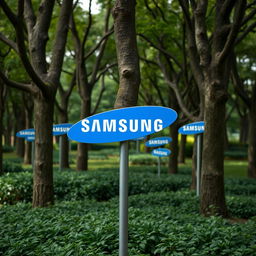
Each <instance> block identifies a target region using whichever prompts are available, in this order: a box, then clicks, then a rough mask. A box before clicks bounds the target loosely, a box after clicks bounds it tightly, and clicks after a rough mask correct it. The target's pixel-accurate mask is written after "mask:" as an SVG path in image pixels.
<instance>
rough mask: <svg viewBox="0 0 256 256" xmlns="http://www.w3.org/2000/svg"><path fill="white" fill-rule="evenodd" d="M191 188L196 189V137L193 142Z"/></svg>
mask: <svg viewBox="0 0 256 256" xmlns="http://www.w3.org/2000/svg"><path fill="white" fill-rule="evenodd" d="M191 174H192V175H191V178H192V179H191V186H190V189H191V190H195V189H196V139H195V141H194V144H193V153H192V170H191Z"/></svg>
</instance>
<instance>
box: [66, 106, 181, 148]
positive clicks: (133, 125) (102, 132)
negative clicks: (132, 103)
mask: <svg viewBox="0 0 256 256" xmlns="http://www.w3.org/2000/svg"><path fill="white" fill-rule="evenodd" d="M177 116H178V115H177V113H176V111H174V110H173V109H170V108H166V107H159V106H141V107H129V108H121V109H115V110H111V111H107V112H103V113H100V114H96V115H94V116H90V117H88V118H85V119H83V120H81V121H79V122H78V123H76V124H75V125H73V126H72V127H71V129H70V130H69V132H68V137H69V138H70V139H71V140H74V141H78V142H82V143H110V142H117V141H126V140H132V139H135V138H139V137H143V136H146V135H149V134H152V133H155V132H159V131H161V130H162V129H164V128H165V127H168V126H169V125H171V124H172V123H173V122H174V121H175V120H176V119H177Z"/></svg>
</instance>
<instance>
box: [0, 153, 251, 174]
mask: <svg viewBox="0 0 256 256" xmlns="http://www.w3.org/2000/svg"><path fill="white" fill-rule="evenodd" d="M104 154H106V152H104ZM95 155H96V156H97V155H98V156H100V155H101V153H100V152H97V151H93V156H95ZM55 156H58V152H55ZM14 158H16V159H17V155H16V154H15V153H14V152H12V153H5V154H4V156H3V159H6V160H8V159H9V160H11V159H14ZM75 158H76V152H75V151H72V152H71V159H72V164H71V165H70V167H71V168H74V169H75ZM96 158H97V157H96ZM191 163H192V161H191V159H186V164H181V165H180V166H181V167H182V166H184V167H188V168H190V167H191V165H192V164H191ZM54 166H55V167H58V164H54ZM224 166H225V177H227V178H235V177H237V178H241V177H246V175H247V166H248V162H247V161H246V160H225V162H224ZM23 167H24V168H30V165H23ZM118 167H119V157H118V155H110V156H106V157H105V158H102V159H94V158H93V159H90V160H89V170H96V169H102V168H118Z"/></svg>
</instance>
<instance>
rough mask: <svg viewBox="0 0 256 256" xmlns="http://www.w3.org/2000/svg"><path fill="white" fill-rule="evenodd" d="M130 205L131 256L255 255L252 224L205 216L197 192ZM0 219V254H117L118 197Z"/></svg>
mask: <svg viewBox="0 0 256 256" xmlns="http://www.w3.org/2000/svg"><path fill="white" fill-rule="evenodd" d="M231 200H233V199H231ZM129 203H130V207H129V255H132V256H142V255H144V256H160V255H161V256H173V255H177V256H178V255H187V256H205V255H210V256H216V255H222V256H231V255H232V256H233V255H236V256H253V255H256V246H255V244H256V228H255V227H256V223H255V221H254V219H252V220H249V221H247V222H246V223H243V224H238V223H237V224H231V223H230V222H229V221H228V220H223V219H221V218H219V217H211V218H204V217H201V216H200V215H199V214H198V199H197V198H196V196H195V195H194V194H193V193H190V192H187V191H183V192H176V193H174V192H168V193H163V192H161V193H150V194H147V195H136V196H131V197H130V198H129ZM0 216H1V218H0V225H1V229H0V255H6V256H7V255H8V256H11V255H13V256H16V255H34V256H36V255H37V256H39V255H40V256H41V255H49V256H51V255H52V256H55V255H60V256H66V255H77V256H80V255H81V256H84V255H90V256H103V255H113V256H114V255H118V198H114V199H112V200H111V201H109V202H101V203H99V202H95V201H90V200H87V201H77V202H61V203H57V204H56V205H55V206H53V207H48V208H37V209H31V205H30V204H17V205H16V206H4V207H2V208H0Z"/></svg>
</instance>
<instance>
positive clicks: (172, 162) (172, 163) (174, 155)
mask: <svg viewBox="0 0 256 256" xmlns="http://www.w3.org/2000/svg"><path fill="white" fill-rule="evenodd" d="M169 129H170V137H171V138H172V142H171V146H170V149H171V155H170V156H169V168H168V173H169V174H176V173H178V152H179V150H178V126H177V124H175V123H174V124H173V125H171V126H170V128H169Z"/></svg>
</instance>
